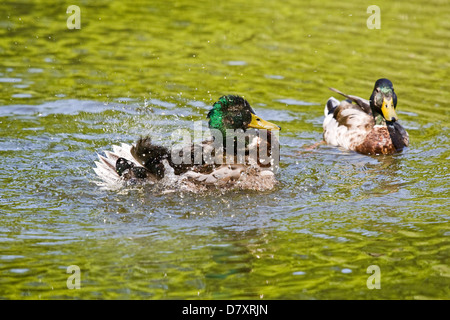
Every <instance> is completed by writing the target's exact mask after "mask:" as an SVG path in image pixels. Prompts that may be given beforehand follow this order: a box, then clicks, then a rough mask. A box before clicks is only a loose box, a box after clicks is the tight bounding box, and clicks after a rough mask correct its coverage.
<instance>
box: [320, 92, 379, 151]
mask: <svg viewBox="0 0 450 320" xmlns="http://www.w3.org/2000/svg"><path fill="white" fill-rule="evenodd" d="M374 125H375V122H374V120H373V117H372V116H371V115H369V114H367V113H366V112H365V111H363V110H362V109H361V107H360V106H359V105H356V104H353V103H351V102H349V101H347V100H344V101H341V102H340V104H339V105H338V106H337V107H336V108H335V109H334V110H333V112H332V113H329V114H328V115H326V116H325V119H324V122H323V129H324V132H323V138H324V140H325V142H326V143H327V144H330V145H333V146H341V147H344V148H345V149H349V150H355V148H356V147H357V146H358V145H359V144H361V143H362V142H363V141H364V139H365V137H366V136H367V134H368V133H369V132H370V131H371V130H372V128H373V126H374Z"/></svg>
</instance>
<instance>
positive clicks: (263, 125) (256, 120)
mask: <svg viewBox="0 0 450 320" xmlns="http://www.w3.org/2000/svg"><path fill="white" fill-rule="evenodd" d="M248 127H249V128H255V129H266V130H281V127H280V126H277V125H276V124H274V123H272V122H269V121H266V120H264V119H262V118H261V117H258V116H257V115H256V114H253V113H252V121H251V122H250V124H249V125H248Z"/></svg>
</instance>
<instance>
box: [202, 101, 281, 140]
mask: <svg viewBox="0 0 450 320" xmlns="http://www.w3.org/2000/svg"><path fill="white" fill-rule="evenodd" d="M207 118H208V119H209V128H211V129H217V130H220V131H221V132H222V134H223V136H224V137H225V134H226V129H233V130H236V129H242V130H244V131H245V130H247V129H249V128H255V129H266V130H280V127H279V126H277V125H276V124H273V123H270V122H268V121H265V120H263V119H262V118H261V117H258V116H257V115H256V114H255V111H253V109H252V107H251V106H250V104H249V103H248V102H247V100H245V99H244V98H242V97H239V96H234V95H228V96H222V97H221V98H220V99H219V101H217V102H216V103H214V104H213V106H212V109H211V110H210V111H209V113H208V116H207Z"/></svg>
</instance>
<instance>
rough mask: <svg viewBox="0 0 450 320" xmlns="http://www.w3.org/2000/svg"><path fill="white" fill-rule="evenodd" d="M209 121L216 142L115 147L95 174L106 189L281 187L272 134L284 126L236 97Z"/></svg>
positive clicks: (221, 103) (222, 102) (225, 100)
mask: <svg viewBox="0 0 450 320" xmlns="http://www.w3.org/2000/svg"><path fill="white" fill-rule="evenodd" d="M207 119H209V122H208V126H209V128H210V130H211V132H212V138H211V139H209V140H206V141H203V142H202V143H201V144H191V145H187V146H186V147H184V148H181V149H176V150H170V149H169V148H166V147H164V146H160V145H155V144H154V143H152V140H151V138H150V137H142V138H140V139H139V140H138V141H137V142H136V144H135V145H128V144H122V145H121V146H113V152H109V151H105V156H102V155H98V157H99V160H100V161H96V165H97V167H96V168H94V170H95V172H96V173H97V175H98V176H99V177H100V178H102V180H103V183H102V184H103V185H107V186H121V185H123V184H126V185H129V184H142V183H157V182H161V183H162V184H165V185H166V186H168V187H175V186H178V187H180V188H181V189H187V190H190V191H202V190H205V189H208V188H209V187H210V186H216V187H220V188H234V187H238V188H240V189H252V190H268V189H272V188H273V187H274V186H275V184H276V183H277V180H276V178H275V173H274V170H273V169H274V162H276V163H278V162H277V161H278V160H279V143H278V140H277V138H276V135H274V134H273V133H272V131H277V130H280V127H279V126H277V125H275V124H273V123H270V122H268V121H265V120H263V119H262V118H261V117H259V116H257V115H256V114H255V112H254V110H253V109H252V107H251V106H250V104H249V103H248V102H247V100H245V99H244V98H242V97H240V96H235V95H227V96H222V97H221V98H220V99H219V100H218V101H217V102H216V103H214V104H213V106H212V109H211V110H210V111H209V113H208V115H207ZM250 129H255V130H250ZM261 129H265V131H263V130H261ZM250 131H253V132H252V133H250ZM263 133H264V134H263ZM266 133H267V134H266ZM240 134H241V135H240ZM242 139H244V140H243V141H242ZM253 151H255V152H253ZM256 152H257V153H256ZM255 154H256V155H257V156H256V157H252V155H255ZM266 156H267V157H266Z"/></svg>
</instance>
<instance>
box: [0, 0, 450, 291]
mask: <svg viewBox="0 0 450 320" xmlns="http://www.w3.org/2000/svg"><path fill="white" fill-rule="evenodd" d="M370 4H372V3H368V2H367V3H364V2H363V3H361V2H356V1H355V2H354V3H353V4H352V3H348V2H346V3H345V4H342V3H337V2H332V1H330V2H329V3H328V4H327V3H325V2H320V3H317V4H314V3H310V2H307V3H305V4H301V3H297V2H296V1H292V2H289V1H286V2H278V1H264V2H262V1H261V2H258V1H246V2H245V3H239V2H237V1H227V2H224V3H222V2H221V3H216V2H212V1H211V2H209V1H196V2H187V1H186V2H177V4H171V3H169V2H164V1H157V2H154V1H152V2H151V4H143V3H139V4H134V2H133V5H131V4H129V3H126V2H112V3H110V2H109V1H108V2H106V1H105V2H99V3H97V4H94V3H90V4H84V5H83V4H81V5H80V7H81V19H82V24H81V29H80V30H68V29H67V26H66V19H67V17H68V16H69V15H68V14H66V9H67V7H65V4H61V5H55V4H54V3H51V2H49V3H45V2H36V4H35V5H33V4H29V3H22V4H21V3H20V2H18V3H16V4H3V3H2V4H0V9H1V10H0V12H2V13H1V16H0V17H1V18H0V23H1V25H2V28H0V35H1V37H0V56H1V58H2V63H1V64H0V93H1V94H0V105H1V106H0V154H1V159H2V161H1V166H0V179H1V191H0V195H1V198H0V297H1V298H6V299H24V298H32V299H51V298H62V299H72V298H82V299H96V298H100V299H119V298H122V299H174V298H176V299H426V298H431V299H448V298H449V297H450V290H449V287H450V286H449V285H450V281H449V277H450V266H449V242H448V237H449V235H450V228H449V226H448V222H449V214H448V212H449V209H450V206H449V205H450V201H449V199H448V198H449V176H450V175H449V168H448V166H449V159H450V150H449V147H448V145H449V143H450V138H449V109H448V106H447V103H448V100H449V99H450V95H449V93H448V92H449V90H450V86H449V83H450V81H449V78H450V77H449V66H450V64H449V60H448V53H449V42H448V39H449V36H450V22H449V21H450V13H449V11H450V9H449V6H448V3H446V1H434V2H429V1H428V2H426V4H423V5H419V4H411V3H409V2H407V1H405V2H397V1H396V2H395V4H393V3H390V2H387V1H386V2H384V1H382V2H380V4H379V6H380V7H381V14H382V24H381V29H379V30H370V29H368V28H367V26H366V20H367V18H368V17H369V14H367V12H366V9H367V7H368V6H369V5H370ZM380 77H387V78H389V79H391V80H392V81H393V83H394V86H395V90H396V92H397V94H398V96H399V103H398V115H399V117H400V121H401V123H402V124H403V125H404V126H405V128H406V129H407V130H408V132H409V134H410V140H411V146H410V147H409V148H407V149H406V150H404V151H403V152H402V153H399V154H396V155H393V156H373V157H371V156H364V155H359V154H356V153H353V152H348V151H345V150H341V149H339V148H334V147H330V146H326V145H321V146H318V147H316V148H313V147H311V146H312V145H314V144H315V143H317V142H319V141H321V139H322V121H323V106H324V104H325V102H326V100H327V99H328V98H329V97H330V96H331V95H332V92H331V91H329V90H328V87H330V86H332V87H336V88H339V89H340V90H342V91H344V92H347V93H351V94H355V95H359V96H362V97H365V98H368V97H369V95H370V93H371V90H372V88H373V83H374V81H375V80H376V79H378V78H380ZM230 93H231V94H240V95H243V96H245V98H246V99H247V100H248V101H249V102H250V104H251V105H252V106H253V107H254V109H255V110H256V111H257V113H258V114H259V115H260V116H261V117H263V118H264V119H266V120H270V121H272V122H274V123H277V124H279V125H280V126H281V127H282V129H283V130H282V131H281V134H280V142H281V146H282V149H281V161H280V165H281V170H280V172H279V174H278V178H279V181H280V183H279V185H278V186H277V187H276V188H275V189H274V190H272V191H267V192H242V191H227V192H225V193H222V192H220V191H212V192H209V193H205V194H192V193H181V192H174V193H165V192H164V190H161V189H158V188H154V187H151V186H145V187H134V188H124V189H121V190H119V191H108V190H104V189H102V188H99V187H98V186H97V184H96V181H98V180H97V179H98V178H97V177H96V176H95V173H94V172H93V170H92V168H93V166H94V161H95V160H96V159H97V153H101V152H102V151H103V150H110V149H111V146H112V145H113V144H119V143H121V142H126V143H132V142H133V141H135V140H136V139H137V138H138V137H139V136H141V135H146V134H151V135H152V137H154V139H155V141H158V142H160V143H163V144H166V145H167V144H168V143H169V141H170V137H171V133H172V132H173V131H174V130H176V129H178V128H186V129H188V130H192V125H193V121H198V120H204V119H205V117H206V114H207V112H208V110H209V107H210V106H211V105H212V103H214V102H215V101H216V100H217V99H218V98H219V97H220V96H221V95H223V94H230ZM205 124H206V122H205ZM70 265H77V266H79V268H80V271H81V288H80V289H78V290H77V289H72V290H70V289H68V287H67V279H68V277H69V276H70V274H67V272H66V270H67V267H68V266H70ZM371 265H377V266H379V268H380V272H381V278H380V279H381V289H379V290H377V289H372V290H370V289H369V288H368V287H367V279H368V277H369V276H370V275H371V274H368V273H367V268H368V267H369V266H371Z"/></svg>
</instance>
